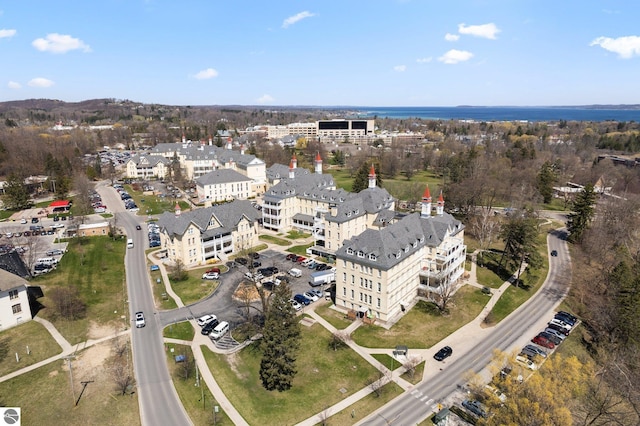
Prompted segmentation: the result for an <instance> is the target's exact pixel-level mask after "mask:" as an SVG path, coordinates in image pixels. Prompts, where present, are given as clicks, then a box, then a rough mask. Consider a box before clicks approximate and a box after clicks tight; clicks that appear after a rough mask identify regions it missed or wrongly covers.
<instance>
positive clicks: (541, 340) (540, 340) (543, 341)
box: [531, 336, 556, 349]
mask: <svg viewBox="0 0 640 426" xmlns="http://www.w3.org/2000/svg"><path fill="white" fill-rule="evenodd" d="M531 341H532V342H533V343H535V344H536V345H540V346H542V347H544V348H548V349H553V348H555V347H556V345H554V344H553V342H552V341H550V340H549V339H547V338H545V337H543V336H536V337H534V338H533V339H531Z"/></svg>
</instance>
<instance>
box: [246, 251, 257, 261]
mask: <svg viewBox="0 0 640 426" xmlns="http://www.w3.org/2000/svg"><path fill="white" fill-rule="evenodd" d="M247 255H248V256H249V257H250V258H252V259H260V255H259V254H258V253H256V252H255V251H250V252H249V253H247Z"/></svg>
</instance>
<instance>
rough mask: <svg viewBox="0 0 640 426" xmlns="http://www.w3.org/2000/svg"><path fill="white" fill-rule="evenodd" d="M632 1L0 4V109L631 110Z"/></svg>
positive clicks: (634, 64)
mask: <svg viewBox="0 0 640 426" xmlns="http://www.w3.org/2000/svg"><path fill="white" fill-rule="evenodd" d="M638 17H640V2H639V1H635V0H617V1H616V0H598V1H596V0H562V1H557V0H555V1H547V0H532V1H529V0H495V1H491V0H467V1H462V0H460V1H457V0H447V1H441V0H368V1H361V0H341V1H337V0H323V1H317V0H316V1H311V0H310V1H293V0H277V1H265V0H252V1H249V0H226V1H222V0H182V1H175V0H174V1H168V0H95V1H94V0H60V1H51V0H48V1H46V2H45V1H40V0H33V1H29V0H20V1H4V2H0V58H1V59H0V64H1V65H0V101H7V100H17V99H28V98H52V99H60V100H64V101H80V100H84V99H92V98H117V99H130V100H133V101H140V102H146V103H161V104H174V105H265V106H266V105H319V106H335V105H350V106H454V105H490V106H495V105H522V106H526V105H536V106H544V105H584V104H596V103H598V104H637V103H640V25H638Z"/></svg>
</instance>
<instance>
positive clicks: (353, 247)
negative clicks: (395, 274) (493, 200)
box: [336, 213, 464, 270]
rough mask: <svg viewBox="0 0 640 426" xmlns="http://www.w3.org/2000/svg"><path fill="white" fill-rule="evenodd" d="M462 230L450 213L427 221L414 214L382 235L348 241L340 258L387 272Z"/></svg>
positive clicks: (371, 232) (369, 231)
mask: <svg viewBox="0 0 640 426" xmlns="http://www.w3.org/2000/svg"><path fill="white" fill-rule="evenodd" d="M462 229H464V226H463V225H462V223H461V222H460V221H459V220H457V219H455V218H454V217H453V216H451V215H450V214H448V213H445V214H443V215H442V216H430V217H424V218H423V217H421V216H420V214H419V213H414V214H410V215H407V216H405V217H404V218H402V219H401V220H399V221H398V222H395V223H393V224H391V225H389V226H387V227H386V228H382V229H381V230H379V231H378V230H375V229H367V230H365V231H364V232H363V233H362V234H360V235H358V236H355V237H353V238H351V239H349V240H346V241H344V243H343V245H342V247H340V248H339V249H338V251H337V252H336V257H337V258H339V259H346V260H351V261H353V262H356V263H358V264H363V265H369V266H371V267H374V268H378V269H382V270H387V269H390V268H392V267H393V266H395V265H396V264H398V263H400V262H402V261H404V260H405V259H407V258H408V257H409V256H411V255H412V254H413V253H414V252H416V251H417V250H419V249H420V248H421V247H424V246H427V247H438V246H439V245H440V244H441V243H442V241H443V240H444V238H445V237H446V236H447V234H449V235H455V234H457V233H458V232H460V231H461V230H462Z"/></svg>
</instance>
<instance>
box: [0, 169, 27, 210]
mask: <svg viewBox="0 0 640 426" xmlns="http://www.w3.org/2000/svg"><path fill="white" fill-rule="evenodd" d="M3 200H4V202H5V205H6V206H7V208H9V209H11V210H22V209H26V208H29V207H30V206H31V204H32V203H31V199H30V198H29V192H28V191H27V187H26V186H25V184H24V181H23V179H22V178H21V177H20V176H18V175H15V174H12V175H10V176H9V178H8V179H7V182H6V183H5V185H4V196H3Z"/></svg>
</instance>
